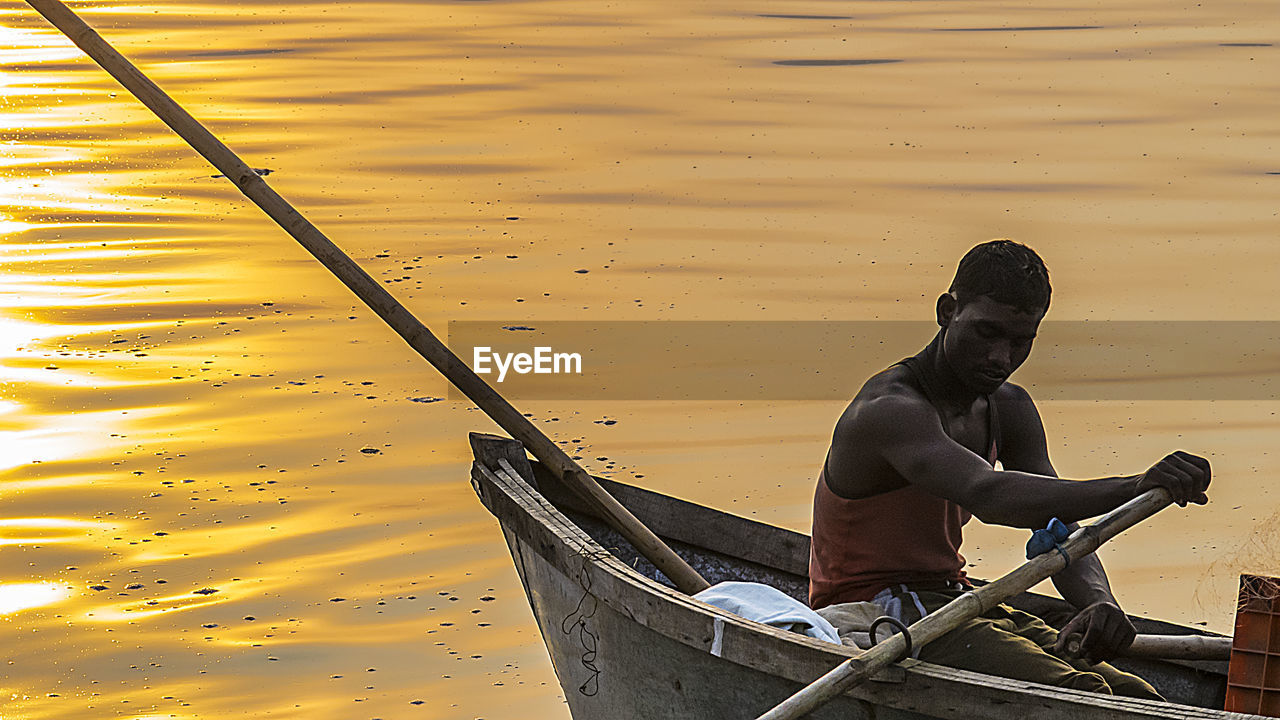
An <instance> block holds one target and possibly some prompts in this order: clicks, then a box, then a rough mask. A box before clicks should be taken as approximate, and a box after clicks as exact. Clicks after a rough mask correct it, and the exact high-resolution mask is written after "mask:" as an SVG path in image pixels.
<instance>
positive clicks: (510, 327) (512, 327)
mask: <svg viewBox="0 0 1280 720" xmlns="http://www.w3.org/2000/svg"><path fill="white" fill-rule="evenodd" d="M502 329H503V330H510V331H511V332H516V331H518V330H524V331H529V330H533V328H531V327H529V326H528V325H503V326H502Z"/></svg>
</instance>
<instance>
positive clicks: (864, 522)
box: [809, 358, 999, 610]
mask: <svg viewBox="0 0 1280 720" xmlns="http://www.w3.org/2000/svg"><path fill="white" fill-rule="evenodd" d="M914 360H915V358H908V359H907V360H904V361H902V363H901V364H903V365H906V367H907V368H908V369H910V370H911V372H912V373H913V374H914V375H915V377H916V379H917V381H919V382H920V386H921V388H922V389H923V390H924V392H925V396H926V397H927V398H928V399H929V402H930V403H932V404H933V405H934V407H937V403H936V402H934V399H933V398H934V397H935V395H934V393H933V392H931V389H930V386H929V384H928V382H927V380H925V378H924V377H923V375H922V373H921V372H920V370H919V369H918V368H916V367H915V363H914V362H913V361H914ZM987 407H988V408H989V410H988V418H987V432H988V437H989V438H990V449H989V450H988V453H987V462H989V463H990V464H991V465H992V467H994V466H995V462H996V456H997V455H998V450H997V446H996V438H998V437H999V424H998V420H997V417H996V405H995V399H994V397H991V396H988V398H987ZM939 416H940V417H941V419H942V426H943V429H944V431H945V430H946V429H947V420H946V417H945V416H943V415H942V412H941V411H939ZM970 517H972V515H970V513H969V512H968V511H966V510H965V509H964V508H961V507H960V506H959V505H956V504H955V503H953V502H951V501H950V500H945V499H943V498H940V497H938V496H936V495H933V494H930V493H928V492H925V491H924V490H920V489H919V488H917V487H916V486H914V485H907V486H906V487H901V488H898V489H897V490H890V491H888V492H884V493H880V494H878V495H872V496H870V497H865V498H859V499H856V500H850V499H847V498H842V497H840V496H839V495H836V494H835V493H834V492H832V491H831V489H830V488H829V487H827V468H826V463H825V462H824V463H823V467H822V474H821V475H820V476H819V478H818V488H817V491H816V492H815V494H814V498H813V541H812V544H811V545H810V550H809V605H810V606H811V607H812V608H813V609H815V610H816V609H818V608H823V607H826V606H828V605H834V604H836V603H842V602H856V601H863V600H870V599H871V598H873V597H875V595H876V593H878V592H880V591H881V590H883V589H885V588H887V587H889V586H890V585H897V584H899V583H902V584H907V585H912V584H915V585H920V584H928V585H933V584H942V583H949V582H961V583H964V584H966V585H967V584H968V581H967V580H966V579H965V572H964V564H965V561H964V556H962V555H961V554H960V543H961V531H960V529H961V527H963V526H964V524H965V523H967V522H969V518H970Z"/></svg>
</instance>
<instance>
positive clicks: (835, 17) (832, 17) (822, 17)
mask: <svg viewBox="0 0 1280 720" xmlns="http://www.w3.org/2000/svg"><path fill="white" fill-rule="evenodd" d="M756 17H762V18H778V19H781V20H852V19H853V18H852V17H851V16H849V15H773V14H766V15H757V16H756Z"/></svg>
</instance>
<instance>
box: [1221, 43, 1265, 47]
mask: <svg viewBox="0 0 1280 720" xmlns="http://www.w3.org/2000/svg"><path fill="white" fill-rule="evenodd" d="M1218 45H1220V46H1222V47H1271V43H1218Z"/></svg>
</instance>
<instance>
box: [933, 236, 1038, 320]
mask: <svg viewBox="0 0 1280 720" xmlns="http://www.w3.org/2000/svg"><path fill="white" fill-rule="evenodd" d="M947 291H948V292H950V293H952V294H953V295H954V296H955V298H956V301H957V302H958V303H959V304H960V306H961V307H964V305H965V304H966V303H968V302H970V301H971V300H975V299H977V298H978V297H983V296H985V297H989V298H991V299H992V300H995V301H996V302H998V303H1001V304H1003V305H1012V306H1013V307H1015V308H1017V309H1018V310H1021V311H1022V312H1026V313H1033V314H1034V313H1038V314H1040V315H1044V313H1045V311H1047V310H1048V309H1049V295H1050V293H1051V292H1052V288H1050V287H1049V271H1048V270H1047V269H1046V268H1045V266H1044V261H1043V260H1041V259H1040V256H1039V255H1037V254H1036V251H1035V250H1032V249H1031V248H1029V247H1027V246H1026V245H1023V244H1022V243H1017V242H1014V241H1013V240H1007V239H1004V238H1001V239H999V240H991V241H989V242H984V243H982V244H981V245H975V246H974V247H973V249H971V250H969V252H967V253H965V254H964V257H962V258H960V265H959V267H957V268H956V276H955V278H954V279H953V280H952V281H951V287H949V288H947Z"/></svg>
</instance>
